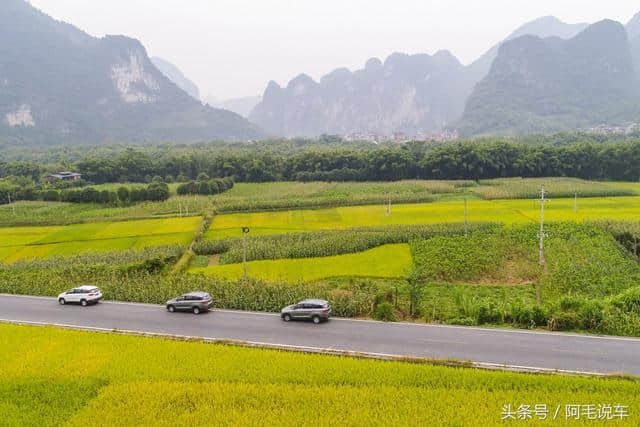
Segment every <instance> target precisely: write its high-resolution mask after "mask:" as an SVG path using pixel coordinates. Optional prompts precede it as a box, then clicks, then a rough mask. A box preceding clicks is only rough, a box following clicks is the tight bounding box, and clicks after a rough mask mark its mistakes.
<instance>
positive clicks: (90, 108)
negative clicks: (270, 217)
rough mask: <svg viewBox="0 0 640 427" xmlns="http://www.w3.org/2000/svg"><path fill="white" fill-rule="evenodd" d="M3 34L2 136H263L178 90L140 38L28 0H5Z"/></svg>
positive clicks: (0, 13)
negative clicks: (57, 14) (111, 32)
mask: <svg viewBox="0 0 640 427" xmlns="http://www.w3.org/2000/svg"><path fill="white" fill-rule="evenodd" d="M0 40H2V43H1V44H0V90H1V96H0V138H3V139H8V140H16V141H22V142H24V143H29V142H38V143H49V142H100V141H104V140H117V141H127V142H139V141H147V140H156V141H157V140H173V141H184V142H189V141H198V140H210V139H219V138H228V139H236V138H243V139H244V138H252V137H256V136H258V135H259V132H258V131H257V129H256V127H255V126H253V125H251V124H250V123H248V122H247V121H246V120H244V119H242V118H241V117H239V116H237V115H235V114H233V113H230V112H227V111H221V110H215V109H212V108H206V107H204V106H203V105H202V104H201V103H199V102H198V101H196V100H195V99H193V98H191V97H190V96H189V95H188V94H187V93H186V92H184V91H183V90H181V89H179V88H178V87H177V86H176V85H175V84H174V83H172V82H171V81H170V80H169V79H168V78H166V77H165V76H164V75H163V74H162V73H161V72H160V71H158V69H157V68H156V67H155V66H154V65H153V64H152V63H151V61H150V59H149V57H148V56H147V52H146V50H145V48H144V47H143V46H142V44H140V42H138V41H137V40H134V39H130V38H127V37H124V36H106V37H104V38H100V39H98V38H94V37H91V36H89V35H88V34H86V33H84V32H82V31H81V30H79V29H77V28H76V27H74V26H72V25H70V24H66V23H63V22H59V21H56V20H54V19H52V18H51V17H49V16H47V15H45V14H43V13H42V12H40V11H38V10H36V9H35V8H33V7H31V6H30V5H29V4H28V3H26V2H25V1H23V0H3V7H2V8H0ZM52 53H53V54H52Z"/></svg>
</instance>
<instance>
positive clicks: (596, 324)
mask: <svg viewBox="0 0 640 427" xmlns="http://www.w3.org/2000/svg"><path fill="white" fill-rule="evenodd" d="M603 309H604V306H603V305H602V303H600V302H598V301H589V302H587V303H585V304H584V305H583V307H582V308H581V310H580V318H581V319H582V327H583V328H584V329H587V330H592V331H595V330H599V329H600V327H601V326H602V322H603V320H604V312H603Z"/></svg>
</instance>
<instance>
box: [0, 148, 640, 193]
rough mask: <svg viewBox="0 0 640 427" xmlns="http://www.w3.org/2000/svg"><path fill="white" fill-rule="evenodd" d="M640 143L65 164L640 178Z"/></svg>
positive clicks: (302, 174)
mask: <svg viewBox="0 0 640 427" xmlns="http://www.w3.org/2000/svg"><path fill="white" fill-rule="evenodd" d="M638 165H640V141H639V140H627V141H622V142H607V143H599V142H594V141H589V142H578V143H573V144H561V145H551V144H528V143H522V142H518V141H508V140H495V141H491V140H488V141H465V142H458V143H446V144H440V145H430V144H426V145H425V144H421V143H409V144H404V145H398V146H380V147H375V146H373V147H372V148H370V149H354V148H335V146H332V147H331V148H326V149H322V148H318V147H316V146H314V147H313V148H309V149H301V150H293V151H278V150H270V149H266V148H264V147H261V148H255V149H250V148H246V147H245V148H243V149H225V150H220V149H216V148H215V147H210V148H207V147H206V146H205V147H192V148H189V149H179V150H176V151H175V152H172V151H171V150H168V151H166V152H165V153H164V154H162V155H158V154H157V153H156V152H155V151H153V150H150V149H149V150H147V149H143V148H140V149H132V148H127V149H123V150H122V151H121V152H120V153H119V154H114V155H110V156H104V157H102V156H97V155H92V156H88V157H85V158H84V159H82V160H79V161H77V162H75V163H73V164H70V165H68V169H72V170H74V171H76V172H79V173H82V175H83V179H85V180H86V181H88V182H92V183H96V184H100V183H109V182H150V181H152V180H153V177H154V176H157V177H160V178H161V179H162V180H163V181H164V182H174V181H175V182H188V181H192V180H197V177H198V176H199V175H200V174H206V175H207V176H210V177H233V178H234V180H235V181H236V182H267V181H314V180H321V181H393V180H401V179H448V180H453V179H467V180H468V179H472V180H478V179H491V178H503V177H545V176H568V177H576V178H584V179H595V180H621V181H638V180H640V168H639V167H638ZM50 172H51V170H50V166H47V165H44V164H39V163H33V162H15V161H12V162H9V161H4V162H0V178H1V177H5V176H11V175H14V176H26V177H30V178H31V179H33V180H36V181H37V180H40V179H41V178H42V176H43V175H44V174H46V173H50Z"/></svg>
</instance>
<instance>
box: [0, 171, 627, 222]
mask: <svg viewBox="0 0 640 427" xmlns="http://www.w3.org/2000/svg"><path fill="white" fill-rule="evenodd" d="M543 184H544V185H545V188H546V189H547V191H548V192H549V196H550V197H551V198H552V199H557V198H559V197H570V196H573V195H574V193H577V194H578V197H579V199H580V198H585V197H596V196H601V197H612V196H634V195H635V196H640V183H636V182H594V181H584V180H580V179H575V178H527V179H520V178H509V179H496V180H482V181H480V182H476V181H420V180H410V181H397V182H343V183H328V182H310V183H300V182H268V183H237V184H236V185H235V186H234V187H233V188H232V189H231V190H229V191H227V192H225V193H222V194H218V195H215V196H177V195H175V187H176V185H177V184H171V185H170V189H171V191H172V194H174V195H173V196H172V197H171V198H169V200H166V201H162V202H142V203H138V204H136V205H133V206H127V207H114V206H108V205H97V204H72V203H59V202H28V201H21V202H18V203H16V204H14V205H12V206H8V205H2V206H0V226H11V225H16V226H17V225H58V224H62V225H64V224H71V223H77V222H85V221H94V222H100V221H105V220H118V219H130V218H149V217H155V216H178V215H180V214H182V215H186V214H189V215H194V214H200V215H202V214H205V213H207V212H217V213H224V212H242V211H245V212H246V211H253V212H255V211H265V210H288V209H298V208H315V209H318V208H332V207H339V206H360V205H379V206H382V205H383V204H385V203H386V202H387V201H388V199H389V198H391V201H392V203H393V204H396V205H397V204H401V203H404V204H407V203H424V202H442V201H448V200H458V201H459V200H462V198H463V197H468V198H470V199H490V200H491V199H517V198H526V199H531V198H536V197H537V195H538V192H539V189H540V186H541V185H543ZM138 185H143V184H127V183H125V184H119V183H113V184H103V185H100V186H96V187H97V188H99V189H109V190H115V189H117V188H118V187H120V186H125V187H132V186H138ZM478 207H480V206H478ZM490 213H492V212H490ZM478 215H480V213H478ZM478 220H480V219H478ZM285 228H286V227H285Z"/></svg>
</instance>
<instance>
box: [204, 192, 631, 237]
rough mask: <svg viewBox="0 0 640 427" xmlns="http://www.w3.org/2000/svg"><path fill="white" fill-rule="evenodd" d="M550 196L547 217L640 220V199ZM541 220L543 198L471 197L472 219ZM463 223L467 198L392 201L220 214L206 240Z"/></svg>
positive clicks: (557, 219)
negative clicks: (245, 233)
mask: <svg viewBox="0 0 640 427" xmlns="http://www.w3.org/2000/svg"><path fill="white" fill-rule="evenodd" d="M575 207H576V210H575V211H574V200H573V199H550V200H548V201H547V202H546V204H545V218H546V220H547V221H578V222H581V221H585V220H601V219H612V220H638V219H639V218H640V197H593V198H584V199H578V201H577V204H576V205H575ZM539 218H540V202H539V201H536V200H497V201H496V200H491V201H489V200H468V202H467V219H468V221H470V222H502V223H507V224H511V223H527V222H536V221H538V220H539ZM463 221H464V201H463V200H447V201H442V202H436V203H422V204H403V205H393V206H392V214H391V215H388V214H387V209H386V207H385V206H383V205H370V206H350V207H339V208H328V209H313V210H290V211H276V212H257V213H237V214H223V215H217V216H216V217H215V218H214V221H213V223H212V224H211V228H210V229H209V231H208V232H207V234H206V237H207V238H208V239H217V238H223V237H234V236H235V237H237V236H240V235H241V229H242V227H250V228H251V234H281V233H283V232H296V231H312V230H335V229H345V228H353V227H367V226H371V227H379V226H387V225H411V224H436V223H453V222H463Z"/></svg>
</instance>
